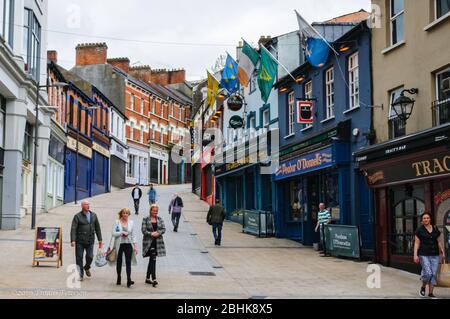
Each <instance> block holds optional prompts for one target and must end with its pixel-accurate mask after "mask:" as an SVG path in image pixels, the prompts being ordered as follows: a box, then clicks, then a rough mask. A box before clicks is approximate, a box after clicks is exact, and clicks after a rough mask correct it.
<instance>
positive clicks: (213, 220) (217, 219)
mask: <svg viewBox="0 0 450 319" xmlns="http://www.w3.org/2000/svg"><path fill="white" fill-rule="evenodd" d="M225 216H226V212H225V209H224V208H223V207H222V206H221V205H220V200H219V199H217V200H216V204H215V205H213V206H211V208H210V209H209V211H208V216H207V217H206V222H207V223H208V224H209V225H211V226H212V229H213V235H214V239H215V241H216V242H215V245H216V246H221V245H222V229H223V222H224V220H225Z"/></svg>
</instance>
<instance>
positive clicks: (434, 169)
mask: <svg viewBox="0 0 450 319" xmlns="http://www.w3.org/2000/svg"><path fill="white" fill-rule="evenodd" d="M412 166H413V168H414V169H415V170H416V177H421V176H428V175H436V174H442V173H450V156H444V157H443V158H433V160H431V161H421V162H416V163H413V164H412Z"/></svg>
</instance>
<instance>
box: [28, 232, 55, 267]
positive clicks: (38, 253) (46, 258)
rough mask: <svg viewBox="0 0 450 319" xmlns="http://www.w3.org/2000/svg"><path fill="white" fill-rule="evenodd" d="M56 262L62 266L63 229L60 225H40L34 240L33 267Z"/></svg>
mask: <svg viewBox="0 0 450 319" xmlns="http://www.w3.org/2000/svg"><path fill="white" fill-rule="evenodd" d="M48 263H56V267H57V268H59V267H61V266H62V229H61V228H59V227H39V228H37V230H36V238H35V241H34V252H33V267H36V266H37V267H39V266H41V264H48Z"/></svg>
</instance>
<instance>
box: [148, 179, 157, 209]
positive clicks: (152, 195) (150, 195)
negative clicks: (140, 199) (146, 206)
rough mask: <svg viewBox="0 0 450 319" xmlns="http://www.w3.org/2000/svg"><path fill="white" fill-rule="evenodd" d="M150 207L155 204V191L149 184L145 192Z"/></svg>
mask: <svg viewBox="0 0 450 319" xmlns="http://www.w3.org/2000/svg"><path fill="white" fill-rule="evenodd" d="M147 195H148V200H149V202H150V205H153V204H156V189H154V188H153V184H150V189H149V191H148V192H147Z"/></svg>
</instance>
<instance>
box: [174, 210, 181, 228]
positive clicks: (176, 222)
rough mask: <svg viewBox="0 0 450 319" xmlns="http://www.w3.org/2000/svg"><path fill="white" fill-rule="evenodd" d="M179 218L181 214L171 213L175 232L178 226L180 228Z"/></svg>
mask: <svg viewBox="0 0 450 319" xmlns="http://www.w3.org/2000/svg"><path fill="white" fill-rule="evenodd" d="M180 218H181V213H172V224H173V227H174V228H175V229H176V230H178V226H180Z"/></svg>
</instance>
